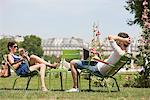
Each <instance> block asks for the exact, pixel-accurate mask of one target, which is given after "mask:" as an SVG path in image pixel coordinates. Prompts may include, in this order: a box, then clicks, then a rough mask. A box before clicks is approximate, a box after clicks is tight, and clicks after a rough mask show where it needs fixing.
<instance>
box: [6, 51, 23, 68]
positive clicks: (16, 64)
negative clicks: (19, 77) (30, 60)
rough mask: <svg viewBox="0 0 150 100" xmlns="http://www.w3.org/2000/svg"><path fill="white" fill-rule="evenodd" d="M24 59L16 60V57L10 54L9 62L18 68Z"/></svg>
mask: <svg viewBox="0 0 150 100" xmlns="http://www.w3.org/2000/svg"><path fill="white" fill-rule="evenodd" d="M22 61H23V60H19V61H17V62H14V58H13V57H12V55H10V54H8V62H9V63H10V64H11V65H12V66H13V67H14V68H15V69H17V68H18V67H19V66H20V64H21V63H22Z"/></svg>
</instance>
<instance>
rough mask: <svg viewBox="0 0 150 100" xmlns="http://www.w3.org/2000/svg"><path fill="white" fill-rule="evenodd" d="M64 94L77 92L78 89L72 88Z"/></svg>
mask: <svg viewBox="0 0 150 100" xmlns="http://www.w3.org/2000/svg"><path fill="white" fill-rule="evenodd" d="M66 92H79V89H78V88H72V89H70V90H66Z"/></svg>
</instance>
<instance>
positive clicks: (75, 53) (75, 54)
mask: <svg viewBox="0 0 150 100" xmlns="http://www.w3.org/2000/svg"><path fill="white" fill-rule="evenodd" d="M80 57H81V56H80V50H63V52H62V57H61V61H62V63H61V65H60V68H56V69H50V70H48V71H47V72H48V73H49V89H50V88H51V82H50V81H51V76H52V73H59V76H60V85H61V90H63V77H62V76H63V73H65V74H66V81H65V82H66V83H65V85H66V84H67V73H68V69H65V68H64V66H65V64H64V61H66V60H67V61H70V60H73V59H80Z"/></svg>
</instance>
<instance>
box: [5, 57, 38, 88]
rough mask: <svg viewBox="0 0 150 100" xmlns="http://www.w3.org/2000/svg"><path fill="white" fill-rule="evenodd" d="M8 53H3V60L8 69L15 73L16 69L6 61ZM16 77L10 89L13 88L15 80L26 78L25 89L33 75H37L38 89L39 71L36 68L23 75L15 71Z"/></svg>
mask: <svg viewBox="0 0 150 100" xmlns="http://www.w3.org/2000/svg"><path fill="white" fill-rule="evenodd" d="M7 56H8V55H4V57H3V58H4V60H5V62H6V63H7V65H8V67H10V69H12V70H13V71H14V72H15V73H16V70H15V69H14V67H13V66H12V65H11V64H10V63H9V61H8V59H7V58H8V57H7ZM25 62H26V63H28V61H25ZM16 76H17V77H16V78H15V81H14V83H13V87H12V89H14V88H15V84H16V82H17V80H18V79H19V78H27V84H26V88H25V89H26V90H27V89H28V86H29V83H30V81H31V78H32V77H33V76H38V89H39V76H40V73H39V71H38V70H35V71H30V72H29V73H27V74H24V75H17V73H16Z"/></svg>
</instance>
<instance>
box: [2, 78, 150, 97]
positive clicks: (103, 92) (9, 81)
mask: <svg viewBox="0 0 150 100" xmlns="http://www.w3.org/2000/svg"><path fill="white" fill-rule="evenodd" d="M53 76H56V75H53ZM70 76H71V75H68V77H69V78H68V82H67V84H66V85H65V89H69V88H71V83H72V81H71V77H70ZM14 77H15V76H11V77H10V78H0V99H1V100H12V99H14V100H20V99H23V100H24V99H29V100H30V99H32V100H33V99H34V100H35V99H38V100H86V99H87V100H97V99H100V100H150V89H149V88H124V87H122V85H121V84H122V83H123V81H122V80H123V78H121V77H120V76H117V77H119V79H118V80H119V85H120V90H121V91H120V92H116V91H114V92H111V93H109V92H108V91H107V89H105V88H102V87H92V89H93V90H92V91H88V90H87V89H88V80H84V79H82V80H81V81H82V91H81V92H79V93H66V92H65V91H60V82H59V78H54V77H53V78H52V80H51V90H49V91H48V92H42V91H40V90H39V89H37V83H38V82H37V78H36V77H34V78H33V80H31V84H30V86H29V89H28V90H24V88H25V85H26V79H24V78H22V79H19V80H18V81H17V83H16V87H15V89H14V90H12V89H11V88H12V85H13V81H14ZM48 78H49V77H48V76H47V77H46V85H47V87H48V86H49V85H48ZM64 80H65V79H64Z"/></svg>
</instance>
